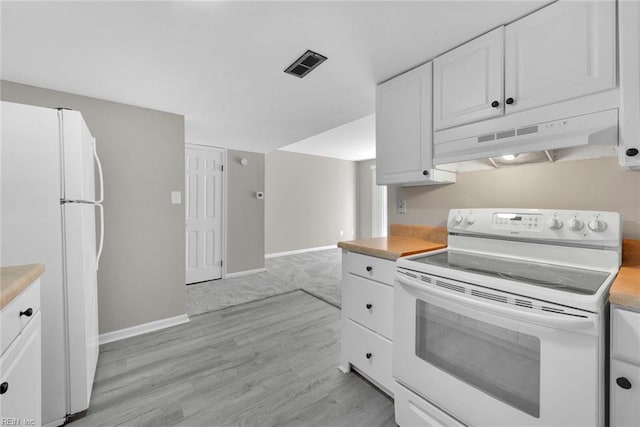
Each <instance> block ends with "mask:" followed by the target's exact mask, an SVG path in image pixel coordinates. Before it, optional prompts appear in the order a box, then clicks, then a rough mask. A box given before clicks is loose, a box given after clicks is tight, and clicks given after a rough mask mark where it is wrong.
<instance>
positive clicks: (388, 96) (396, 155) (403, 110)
mask: <svg viewBox="0 0 640 427" xmlns="http://www.w3.org/2000/svg"><path fill="white" fill-rule="evenodd" d="M431 78H432V69H431V62H429V63H427V64H424V65H421V66H420V67H417V68H414V69H413V70H411V71H407V72H406V73H404V74H401V75H399V76H398V77H395V78H393V79H391V80H389V81H387V82H385V83H382V84H381V85H379V86H378V88H377V93H376V181H377V183H378V185H382V184H400V183H407V182H415V181H419V180H427V179H429V176H428V174H429V173H430V172H429V171H428V169H430V168H431V167H432V166H431V155H432V124H431ZM425 170H426V171H427V175H424V171H425Z"/></svg>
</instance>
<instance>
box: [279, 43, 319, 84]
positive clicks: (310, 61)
mask: <svg viewBox="0 0 640 427" xmlns="http://www.w3.org/2000/svg"><path fill="white" fill-rule="evenodd" d="M326 60H327V57H326V56H323V55H320V54H319V53H316V52H313V51H311V50H308V51H306V52H305V53H304V54H303V55H302V56H301V57H300V58H298V59H296V60H295V62H294V63H293V64H291V65H289V66H288V67H287V69H286V70H284V72H285V73H287V74H291V75H292V76H296V77H300V78H303V77H304V76H306V75H307V74H309V73H310V72H311V71H312V70H314V69H315V68H316V67H317V66H318V65H320V64H322V63H323V62H324V61H326Z"/></svg>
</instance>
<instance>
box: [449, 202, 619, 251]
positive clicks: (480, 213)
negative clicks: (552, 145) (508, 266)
mask: <svg viewBox="0 0 640 427" xmlns="http://www.w3.org/2000/svg"><path fill="white" fill-rule="evenodd" d="M621 221H622V220H621V218H620V214H618V213H616V212H606V211H570V210H551V209H452V210H450V211H449V219H448V223H447V224H448V229H449V232H450V233H465V234H484V235H492V236H509V237H512V238H518V239H531V240H555V241H567V242H576V241H580V242H593V243H594V244H595V243H596V242H598V243H599V244H602V245H607V244H609V243H613V242H616V241H617V242H619V241H620V238H621V232H622V222H621ZM618 244H619V243H618Z"/></svg>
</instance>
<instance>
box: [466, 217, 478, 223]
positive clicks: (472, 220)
mask: <svg viewBox="0 0 640 427" xmlns="http://www.w3.org/2000/svg"><path fill="white" fill-rule="evenodd" d="M474 222H476V217H475V216H473V215H469V216H468V217H467V224H469V225H471V224H473V223H474Z"/></svg>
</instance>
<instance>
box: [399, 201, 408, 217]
mask: <svg viewBox="0 0 640 427" xmlns="http://www.w3.org/2000/svg"><path fill="white" fill-rule="evenodd" d="M398 213H399V214H406V213H407V201H406V200H404V199H403V200H399V201H398Z"/></svg>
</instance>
